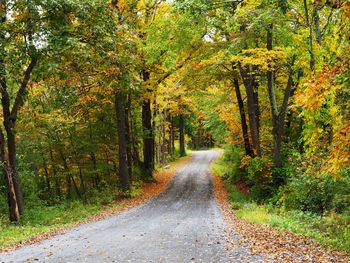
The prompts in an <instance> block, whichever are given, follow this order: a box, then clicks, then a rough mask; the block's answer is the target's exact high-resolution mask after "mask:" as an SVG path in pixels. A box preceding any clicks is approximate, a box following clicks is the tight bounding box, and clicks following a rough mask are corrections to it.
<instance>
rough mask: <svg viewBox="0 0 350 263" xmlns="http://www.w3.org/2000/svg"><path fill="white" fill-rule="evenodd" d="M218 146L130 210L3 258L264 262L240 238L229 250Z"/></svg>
mask: <svg viewBox="0 0 350 263" xmlns="http://www.w3.org/2000/svg"><path fill="white" fill-rule="evenodd" d="M217 156H218V152H217V151H212V150H211V151H198V152H194V153H193V157H192V159H191V160H190V161H189V163H188V164H187V165H186V166H184V167H183V168H182V169H181V170H180V171H179V172H178V173H177V175H176V176H175V178H174V179H173V180H172V182H171V183H170V184H169V186H168V188H167V189H166V190H165V191H164V192H163V193H162V194H160V195H158V196H157V197H155V198H153V199H151V200H149V201H148V202H146V203H145V204H143V205H141V206H138V207H135V208H133V209H131V210H129V211H127V212H123V213H120V214H118V215H115V216H111V217H110V218H108V219H106V220H102V221H98V222H93V223H89V224H85V225H81V226H79V227H77V228H74V229H72V230H70V231H69V232H67V233H65V234H62V235H58V236H55V237H53V238H51V239H48V240H45V241H42V242H40V243H37V244H34V245H30V246H25V247H22V248H20V249H18V250H15V251H12V252H9V253H7V254H0V262H6V263H7V262H94V263H95V262H136V263H139V262H176V263H178V262H262V261H263V257H262V256H256V255H252V254H251V253H250V252H249V249H247V248H245V247H242V246H240V245H239V244H238V239H239V236H238V235H236V234H233V236H231V240H232V239H233V240H234V241H237V242H234V243H236V245H235V246H234V250H230V251H228V250H227V247H226V238H227V235H226V234H225V222H224V220H223V217H222V214H221V212H220V210H219V208H218V205H217V204H216V201H215V199H214V195H213V190H212V179H211V174H210V171H209V167H210V163H211V161H212V160H213V159H215V158H216V157H217Z"/></svg>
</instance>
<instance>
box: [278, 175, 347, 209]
mask: <svg viewBox="0 0 350 263" xmlns="http://www.w3.org/2000/svg"><path fill="white" fill-rule="evenodd" d="M278 196H279V202H280V203H281V204H283V205H284V206H285V208H286V209H287V210H301V211H308V212H313V213H317V214H323V213H325V212H327V211H334V212H337V213H342V212H344V211H350V180H349V178H346V177H345V178H343V179H338V180H334V178H333V177H332V176H323V177H311V176H308V175H305V174H303V175H297V176H295V177H293V178H292V179H291V180H290V181H289V182H288V183H287V185H286V186H284V187H282V188H281V191H280V193H279V195H278Z"/></svg>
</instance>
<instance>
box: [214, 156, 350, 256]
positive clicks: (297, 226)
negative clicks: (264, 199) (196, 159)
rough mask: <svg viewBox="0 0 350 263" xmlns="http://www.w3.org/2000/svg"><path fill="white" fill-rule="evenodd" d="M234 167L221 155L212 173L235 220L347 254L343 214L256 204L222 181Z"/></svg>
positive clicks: (348, 233)
mask: <svg viewBox="0 0 350 263" xmlns="http://www.w3.org/2000/svg"><path fill="white" fill-rule="evenodd" d="M235 165H236V164H232V162H230V163H229V162H228V161H227V160H226V159H225V156H224V155H221V157H220V158H219V159H217V160H216V161H215V163H214V164H213V166H212V170H213V173H214V174H215V175H216V176H220V177H221V179H222V181H223V184H224V186H225V188H226V190H227V191H228V195H229V199H230V204H231V207H232V209H234V210H235V211H234V213H235V215H236V216H237V217H239V218H243V219H245V220H247V221H249V222H251V223H255V224H263V225H268V226H271V227H275V228H278V229H283V230H288V231H291V232H293V233H295V234H298V235H302V236H304V237H309V238H312V239H313V240H315V241H316V242H317V243H319V244H321V245H323V246H325V247H327V248H328V249H331V250H342V251H347V252H350V225H349V222H350V219H349V218H347V217H346V216H345V215H341V214H336V213H328V214H324V215H317V214H314V213H310V212H302V211H297V210H289V211H287V210H286V209H284V208H283V207H277V206H274V205H271V204H261V205H259V204H257V203H256V202H254V200H253V199H252V198H251V197H250V196H249V194H243V193H242V192H241V191H238V190H237V189H238V187H237V186H236V185H235V184H233V183H232V182H230V181H229V180H225V179H224V177H225V175H227V174H231V173H232V172H235V170H236V169H237V167H235Z"/></svg>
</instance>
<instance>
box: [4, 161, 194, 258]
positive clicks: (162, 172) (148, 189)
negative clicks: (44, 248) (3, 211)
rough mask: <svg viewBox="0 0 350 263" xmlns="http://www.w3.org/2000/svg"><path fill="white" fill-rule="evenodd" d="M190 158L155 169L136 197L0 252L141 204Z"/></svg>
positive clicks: (160, 189)
mask: <svg viewBox="0 0 350 263" xmlns="http://www.w3.org/2000/svg"><path fill="white" fill-rule="evenodd" d="M191 158H192V157H191V156H190V155H189V156H186V157H182V158H180V159H178V160H176V161H174V162H172V163H170V164H167V165H165V166H164V167H162V168H159V169H158V170H156V171H155V172H154V175H153V176H154V179H155V181H154V182H151V183H147V184H144V185H143V186H142V193H141V194H139V195H138V196H136V197H133V198H128V199H122V200H118V201H116V202H115V204H113V205H112V206H110V207H106V210H103V211H100V212H99V213H97V214H93V215H91V216H89V217H88V218H87V219H86V220H84V221H82V222H78V223H76V224H72V225H69V226H64V227H59V228H57V229H54V230H51V231H48V232H43V233H40V234H36V235H33V236H32V237H30V238H28V239H25V240H23V241H21V243H18V244H15V245H11V246H7V247H3V248H0V253H6V252H10V251H13V250H16V249H19V248H21V247H23V246H27V245H32V244H35V243H38V242H41V241H43V240H46V239H49V238H51V237H54V236H56V235H60V234H64V233H66V232H68V231H69V230H71V229H73V228H75V227H77V226H80V225H83V224H87V223H91V222H96V221H100V220H103V219H106V218H108V217H110V216H113V215H116V214H119V213H121V212H124V211H127V210H129V209H131V208H133V207H135V206H138V205H141V204H143V203H145V202H147V201H148V200H149V199H151V198H152V197H155V196H157V195H158V194H160V193H162V192H163V191H164V190H165V189H166V187H167V186H168V184H169V182H170V181H171V180H172V179H173V178H174V176H175V175H176V173H177V172H178V171H179V169H181V168H182V167H183V166H185V165H186V164H187V163H188V162H189V160H190V159H191Z"/></svg>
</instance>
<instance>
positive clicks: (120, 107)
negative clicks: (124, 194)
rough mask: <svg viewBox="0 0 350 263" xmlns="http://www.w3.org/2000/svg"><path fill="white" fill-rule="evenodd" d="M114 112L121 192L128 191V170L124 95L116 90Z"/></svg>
mask: <svg viewBox="0 0 350 263" xmlns="http://www.w3.org/2000/svg"><path fill="white" fill-rule="evenodd" d="M115 111H116V115H117V130H118V144H119V145H118V146H119V180H120V184H121V187H122V189H123V190H129V189H130V175H129V170H128V155H127V145H126V136H125V135H126V125H125V118H126V116H125V105H124V95H123V93H122V91H120V90H118V91H116V93H115Z"/></svg>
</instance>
